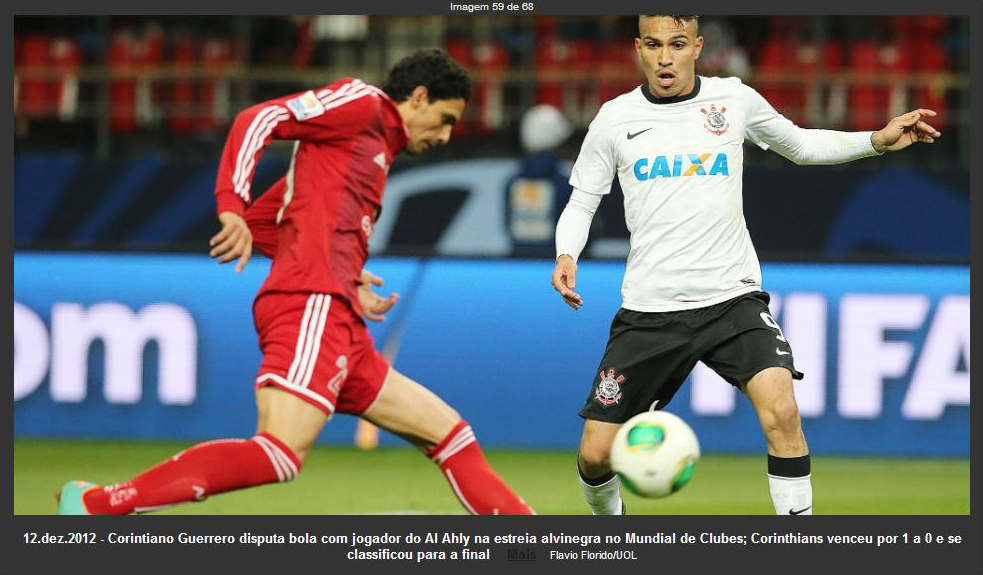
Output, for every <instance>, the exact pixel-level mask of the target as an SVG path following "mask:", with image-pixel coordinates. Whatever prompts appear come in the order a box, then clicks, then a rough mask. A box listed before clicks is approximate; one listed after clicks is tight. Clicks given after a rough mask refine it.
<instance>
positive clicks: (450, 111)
mask: <svg viewBox="0 0 983 575" xmlns="http://www.w3.org/2000/svg"><path fill="white" fill-rule="evenodd" d="M464 104H465V102H464V100H463V99H461V98H454V99H450V100H433V101H430V100H428V99H427V98H426V97H424V98H421V100H420V101H419V102H418V104H417V106H416V107H415V109H414V110H413V112H412V113H411V114H410V115H409V116H408V117H406V118H405V121H406V129H407V131H408V132H409V141H407V142H406V147H405V148H404V149H405V150H406V151H407V152H408V153H410V154H419V153H421V152H424V151H426V150H429V149H430V148H433V147H436V146H440V145H443V144H446V143H447V142H448V141H450V139H451V130H452V129H453V128H454V124H456V123H457V121H458V120H459V119H460V118H461V113H462V112H464Z"/></svg>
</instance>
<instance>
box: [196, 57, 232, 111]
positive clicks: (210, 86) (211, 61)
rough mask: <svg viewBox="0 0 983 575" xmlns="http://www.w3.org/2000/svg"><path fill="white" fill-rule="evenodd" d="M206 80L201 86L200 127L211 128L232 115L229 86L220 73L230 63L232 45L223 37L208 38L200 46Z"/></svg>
mask: <svg viewBox="0 0 983 575" xmlns="http://www.w3.org/2000/svg"><path fill="white" fill-rule="evenodd" d="M202 63H203V65H204V68H205V72H206V80H205V81H204V82H203V84H202V86H201V93H200V100H199V101H200V107H201V112H202V113H201V118H200V123H201V125H200V128H201V129H203V130H212V129H215V128H216V127H218V126H221V125H223V124H224V123H225V122H227V121H228V120H229V119H230V118H231V117H232V110H231V105H232V104H231V101H230V99H231V93H230V92H231V86H230V80H229V78H228V77H225V76H223V75H222V73H223V72H224V71H225V70H226V69H227V68H228V67H229V66H231V65H232V63H233V60H232V45H231V43H230V42H229V41H228V40H227V39H225V38H209V39H207V40H205V44H204V46H203V47H202Z"/></svg>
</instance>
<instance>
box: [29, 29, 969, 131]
mask: <svg viewBox="0 0 983 575" xmlns="http://www.w3.org/2000/svg"><path fill="white" fill-rule="evenodd" d="M961 26H968V22H967V21H960V20H957V19H947V18H945V17H941V16H927V17H912V16H892V17H859V18H858V17H807V18H798V17H707V18H705V19H704V22H703V24H702V25H701V34H702V35H703V36H704V37H705V38H706V40H707V42H706V49H705V51H704V54H703V56H702V57H701V59H700V61H699V63H698V64H699V70H700V72H701V73H703V74H706V75H728V76H729V75H734V76H739V77H741V78H743V79H745V80H746V81H749V82H751V83H752V85H754V86H755V87H756V88H757V89H758V90H759V91H760V92H761V93H762V94H763V95H765V97H766V98H767V99H768V100H769V101H771V102H772V104H773V105H774V106H775V107H776V108H777V109H779V110H781V111H783V113H785V114H786V115H788V116H789V117H790V118H792V119H793V120H794V121H796V122H797V123H799V124H800V125H803V126H823V127H829V128H841V129H849V130H863V129H873V128H878V127H881V126H882V125H883V123H884V121H885V119H886V118H888V117H890V116H892V115H895V114H896V113H899V112H900V111H902V110H907V109H909V108H911V107H915V106H922V107H930V108H933V109H935V110H938V111H939V112H940V116H941V120H940V121H939V123H940V124H941V125H940V126H939V127H940V128H941V129H943V130H945V129H946V128H949V127H957V128H959V127H961V125H962V124H963V120H964V118H963V116H964V115H966V116H968V113H969V103H968V79H967V78H966V76H965V70H966V69H967V67H968V59H969V49H968V48H969V47H968V46H967V45H964V44H963V41H964V40H965V38H966V37H967V36H965V35H964V34H961V32H964V31H963V30H960V27H961ZM635 35H636V23H635V19H634V18H632V17H616V16H605V17H594V18H584V17H576V18H563V17H550V16H540V17H536V18H494V17H486V18H460V19H458V18H447V17H370V16H292V17H287V16H268V17H203V18H185V17H104V18H99V17H89V18H43V19H42V18H37V19H32V18H18V19H17V21H16V35H15V78H16V92H17V98H16V103H15V113H16V116H17V118H18V120H19V122H18V134H19V135H20V136H21V137H28V138H30V137H31V135H32V133H34V132H36V131H38V132H40V131H41V130H42V128H41V127H40V126H36V125H35V124H40V123H42V122H43V121H50V120H57V121H58V123H59V131H63V129H64V128H65V125H66V124H78V125H80V126H85V125H87V124H88V129H89V130H94V129H95V128H94V125H93V124H97V123H99V122H100V121H101V120H108V128H109V129H110V131H111V133H112V134H113V135H114V136H125V135H129V134H133V133H136V132H140V131H145V130H158V131H165V132H171V133H174V134H178V135H180V136H182V137H184V136H189V135H195V134H200V135H204V134H210V133H215V132H222V131H223V130H224V128H225V126H226V124H227V123H228V122H229V120H230V118H231V116H232V115H233V114H234V113H235V112H236V111H237V110H238V109H239V108H241V107H243V106H244V105H247V104H249V103H252V102H255V101H257V100H261V99H264V98H266V97H269V96H272V95H282V94H283V93H286V92H290V91H292V90H298V89H301V88H308V87H310V86H312V85H318V84H322V83H324V82H325V81H327V80H328V79H330V78H334V77H337V76H339V75H356V76H360V77H363V78H365V79H366V80H368V81H378V80H379V79H380V76H381V74H382V73H384V71H385V70H386V69H387V68H388V67H389V66H390V65H391V64H392V63H394V61H395V60H396V59H398V58H399V57H401V56H402V55H404V54H406V53H408V52H409V51H411V50H413V49H415V48H418V47H424V46H432V45H440V46H443V47H445V48H446V49H447V50H448V51H449V52H450V53H451V54H452V55H453V56H454V57H455V58H456V59H458V60H459V61H460V62H461V63H462V64H464V65H466V66H467V67H468V69H469V70H470V71H471V72H472V74H473V75H474V78H475V80H476V82H477V90H476V98H475V101H474V103H473V105H472V106H471V107H470V108H469V114H468V120H469V121H468V122H467V123H466V124H465V125H464V126H462V128H463V129H462V130H461V133H459V134H457V136H459V137H460V136H466V135H468V134H473V133H476V132H477V133H485V134H487V133H489V132H493V131H497V130H500V129H502V128H504V127H506V126H508V125H510V124H512V123H514V121H515V120H516V118H517V115H518V114H520V113H521V111H522V110H524V109H528V108H529V107H531V106H533V105H535V104H540V103H548V104H553V105H555V106H557V107H559V108H560V109H562V110H563V111H564V112H565V113H566V114H567V115H568V116H569V117H570V118H571V119H573V120H574V123H575V125H577V126H578V127H584V126H585V125H586V124H587V123H588V122H589V121H590V119H591V118H592V117H593V115H594V113H595V112H596V110H597V108H598V106H599V105H600V103H602V102H604V101H606V100H608V99H610V98H611V97H613V96H615V95H617V94H620V93H622V92H624V91H627V90H629V89H631V88H632V87H633V86H635V85H637V84H638V83H639V74H638V72H637V68H636V64H635V55H634V50H633V47H632V42H631V38H633V37H634V36H635ZM961 72H962V73H961ZM103 116H105V117H103ZM38 136H39V137H40V134H38ZM949 140H950V141H952V140H953V138H949ZM62 141H63V140H62Z"/></svg>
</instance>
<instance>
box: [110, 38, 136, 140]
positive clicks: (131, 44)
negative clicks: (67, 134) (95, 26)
mask: <svg viewBox="0 0 983 575" xmlns="http://www.w3.org/2000/svg"><path fill="white" fill-rule="evenodd" d="M135 43H136V42H135V40H134V38H133V35H132V34H131V33H130V31H129V30H121V31H119V32H117V33H116V34H114V35H113V39H112V41H111V42H110V44H109V70H110V73H111V74H112V75H113V76H115V77H114V79H113V80H111V81H110V82H109V125H110V128H111V129H112V130H113V131H114V132H118V133H127V132H132V131H133V130H134V129H135V128H136V81H135V80H134V79H133V78H132V77H131V76H129V74H131V73H132V72H133V70H134V67H135V65H136V62H135V54H134V52H135Z"/></svg>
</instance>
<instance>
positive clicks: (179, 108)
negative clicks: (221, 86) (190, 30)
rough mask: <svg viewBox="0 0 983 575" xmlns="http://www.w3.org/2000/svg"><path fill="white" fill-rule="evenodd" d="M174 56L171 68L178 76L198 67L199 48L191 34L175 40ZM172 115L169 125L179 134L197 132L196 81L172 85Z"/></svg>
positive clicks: (179, 82)
mask: <svg viewBox="0 0 983 575" xmlns="http://www.w3.org/2000/svg"><path fill="white" fill-rule="evenodd" d="M173 48H174V56H173V58H172V60H171V67H172V69H173V70H174V72H175V73H176V74H179V75H180V74H188V73H190V72H192V71H194V68H195V66H196V65H197V60H198V54H197V49H198V46H197V44H196V42H195V39H194V38H192V37H191V35H189V34H182V35H180V36H178V37H177V38H175V40H174V46H173ZM170 104H171V113H170V117H169V118H168V124H169V125H170V127H171V129H172V130H174V131H175V132H177V133H178V134H184V135H186V134H190V133H192V132H194V131H195V129H196V127H197V123H198V114H197V110H196V101H195V81H194V80H193V79H192V78H190V77H184V78H177V79H175V80H174V82H173V83H172V84H171V102H170Z"/></svg>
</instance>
